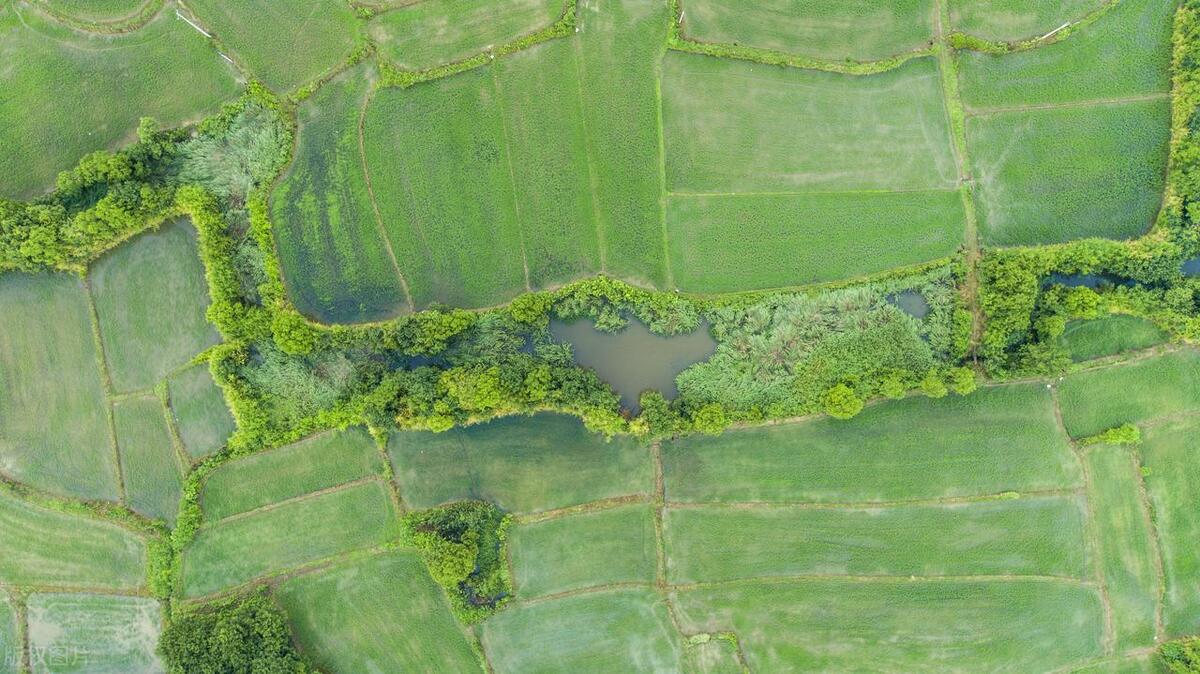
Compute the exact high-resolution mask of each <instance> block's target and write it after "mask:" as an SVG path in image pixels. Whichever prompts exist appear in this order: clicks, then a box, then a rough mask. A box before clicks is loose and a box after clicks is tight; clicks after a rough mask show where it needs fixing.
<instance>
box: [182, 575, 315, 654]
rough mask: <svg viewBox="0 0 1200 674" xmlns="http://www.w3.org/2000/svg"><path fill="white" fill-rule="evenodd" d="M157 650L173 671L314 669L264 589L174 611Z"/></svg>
mask: <svg viewBox="0 0 1200 674" xmlns="http://www.w3.org/2000/svg"><path fill="white" fill-rule="evenodd" d="M158 652H159V654H160V655H162V658H163V662H164V664H166V666H167V669H168V671H170V672H171V673H172V674H265V673H271V674H306V673H308V672H316V669H315V668H313V667H312V666H311V665H310V664H309V663H308V661H307V660H306V659H305V658H304V656H302V655H301V654H300V653H299V652H298V651H297V650H296V648H295V646H293V643H292V636H291V633H290V632H289V631H288V621H287V616H286V615H284V613H283V610H282V609H280V608H279V607H278V606H277V605H276V604H275V603H274V602H273V601H272V600H271V598H270V597H269V596H268V595H267V594H266V593H265V592H258V593H256V594H252V595H248V596H243V597H235V598H233V599H228V600H223V601H218V602H213V603H210V604H207V605H204V606H201V607H199V608H198V609H190V610H188V611H187V612H186V613H184V614H182V615H179V616H176V617H175V618H174V619H173V620H172V621H171V623H170V624H169V625H167V628H166V629H165V630H163V632H162V635H161V637H160V638H159V644H158Z"/></svg>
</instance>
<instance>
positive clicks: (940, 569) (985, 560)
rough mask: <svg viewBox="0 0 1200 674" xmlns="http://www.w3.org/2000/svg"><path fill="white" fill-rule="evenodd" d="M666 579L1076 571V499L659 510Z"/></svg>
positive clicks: (1080, 535) (1079, 515) (1079, 565)
mask: <svg viewBox="0 0 1200 674" xmlns="http://www.w3.org/2000/svg"><path fill="white" fill-rule="evenodd" d="M665 528H666V532H667V555H668V563H667V568H668V574H669V576H670V578H671V580H672V581H674V582H684V583H687V582H704V581H722V580H733V579H738V578H755V577H763V576H788V575H827V574H835V575H843V574H850V575H863V576H877V575H896V576H908V575H917V576H962V575H1014V576H1015V575H1048V576H1075V577H1079V576H1082V575H1083V574H1084V573H1085V570H1086V569H1085V566H1084V565H1085V563H1086V561H1087V555H1086V554H1085V550H1084V547H1083V542H1084V508H1083V504H1082V503H1081V502H1080V501H1079V500H1077V499H1074V498H1061V497H1052V498H1022V499H1019V500H1002V501H991V502H986V503H972V504H955V505H912V506H895V507H890V508H883V509H880V508H873V509H861V508H854V509H850V508H845V509H843V508H833V509H825V508H821V509H814V508H789V507H781V508H770V509H757V510H748V509H731V508H722V507H716V506H708V507H703V506H702V507H698V508H686V509H682V510H668V511H667V516H666V523H665Z"/></svg>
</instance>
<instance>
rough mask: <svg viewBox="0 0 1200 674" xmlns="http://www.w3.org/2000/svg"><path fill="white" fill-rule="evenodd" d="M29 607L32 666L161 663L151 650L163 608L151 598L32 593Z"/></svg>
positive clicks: (61, 672)
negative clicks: (33, 654) (34, 655)
mask: <svg viewBox="0 0 1200 674" xmlns="http://www.w3.org/2000/svg"><path fill="white" fill-rule="evenodd" d="M28 607H29V608H28V611H29V617H28V619H29V648H30V651H31V653H37V654H38V656H37V659H36V660H34V662H36V663H37V664H35V665H34V671H35V672H39V673H42V672H44V673H45V674H68V673H70V672H154V671H160V670H161V669H162V663H161V662H160V661H159V658H158V655H157V654H156V653H155V646H156V644H157V642H158V637H159V632H160V630H161V629H162V608H161V606H159V603H158V602H157V601H155V600H153V599H149V598H146V597H111V596H104V595H95V594H35V595H31V596H30V597H29V600H28ZM51 654H53V655H51ZM31 659H32V658H31Z"/></svg>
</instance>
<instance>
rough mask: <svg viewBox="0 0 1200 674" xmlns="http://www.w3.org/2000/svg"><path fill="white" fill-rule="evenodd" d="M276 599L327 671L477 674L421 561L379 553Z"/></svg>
mask: <svg viewBox="0 0 1200 674" xmlns="http://www.w3.org/2000/svg"><path fill="white" fill-rule="evenodd" d="M278 597H279V601H280V603H282V604H283V606H284V608H285V609H286V610H287V613H288V616H289V617H290V618H291V622H292V628H293V629H294V630H295V633H296V638H297V640H298V641H299V643H300V645H301V647H302V648H303V650H304V652H305V653H306V654H307V655H308V656H309V657H311V658H312V660H313V662H314V664H316V665H317V666H318V667H320V668H321V671H325V672H380V673H382V672H435V671H444V672H472V671H475V672H477V671H480V667H479V663H478V661H477V660H476V658H475V654H474V653H473V652H472V650H471V647H470V645H468V643H467V640H466V639H465V638H464V637H463V632H462V630H460V629H459V627H458V624H457V623H455V621H454V618H452V617H451V616H450V610H449V606H448V605H447V604H446V599H445V597H444V596H443V595H442V591H441V589H440V588H438V586H437V585H434V583H433V581H432V580H431V579H430V578H429V571H428V570H427V569H426V568H425V564H424V563H423V562H422V561H421V560H420V559H418V558H417V557H416V556H415V555H413V554H411V553H407V552H385V553H382V554H380V555H375V556H372V557H369V558H366V559H362V560H357V561H353V562H349V563H347V564H342V565H339V566H335V567H333V568H331V569H329V570H326V571H321V572H318V573H313V574H308V575H304V576H299V577H297V578H293V579H289V580H288V581H286V582H285V583H283V584H282V585H281V586H280V588H279V594H278Z"/></svg>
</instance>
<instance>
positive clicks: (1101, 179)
mask: <svg viewBox="0 0 1200 674" xmlns="http://www.w3.org/2000/svg"><path fill="white" fill-rule="evenodd" d="M1169 127H1170V104H1169V102H1168V101H1167V100H1166V99H1162V100H1151V101H1135V102H1128V103H1120V104H1100V105H1092V106H1085V107H1071V108H1060V109H1045V110H1025V111H1016V112H1005V113H998V114H992V115H986V116H982V117H971V118H969V119H968V120H967V136H968V138H969V140H970V155H971V160H972V162H971V163H972V170H973V172H974V174H975V178H976V180H977V185H978V188H977V191H976V195H977V199H976V200H977V202H978V204H979V208H978V211H979V221H980V229H981V231H982V235H983V240H984V242H985V243H987V244H990V245H1031V244H1047V243H1060V242H1064V241H1070V240H1073V239H1079V238H1085V237H1089V236H1105V237H1110V238H1115V239H1122V238H1130V237H1134V236H1137V235H1139V234H1142V233H1143V232H1145V231H1146V230H1148V229H1149V228H1150V225H1151V224H1153V222H1154V219H1155V217H1157V215H1158V210H1159V206H1160V205H1161V203H1162V191H1163V183H1164V176H1165V167H1166V165H1167V145H1168V141H1169V136H1170V134H1169Z"/></svg>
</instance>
